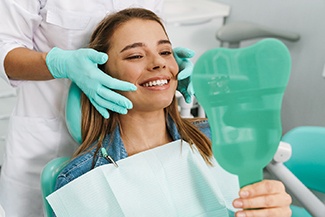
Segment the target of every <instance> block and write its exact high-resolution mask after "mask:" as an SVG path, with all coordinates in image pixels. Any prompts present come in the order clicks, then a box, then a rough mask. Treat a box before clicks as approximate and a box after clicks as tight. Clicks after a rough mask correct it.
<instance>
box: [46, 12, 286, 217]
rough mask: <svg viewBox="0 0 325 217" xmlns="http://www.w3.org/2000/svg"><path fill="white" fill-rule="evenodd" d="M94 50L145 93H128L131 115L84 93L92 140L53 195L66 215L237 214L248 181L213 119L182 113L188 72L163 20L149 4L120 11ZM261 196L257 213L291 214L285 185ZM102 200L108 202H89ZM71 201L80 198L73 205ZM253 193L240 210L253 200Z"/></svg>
mask: <svg viewBox="0 0 325 217" xmlns="http://www.w3.org/2000/svg"><path fill="white" fill-rule="evenodd" d="M90 47H91V48H94V49H95V50H98V51H102V52H105V53H107V54H108V56H109V60H108V62H107V63H106V64H105V65H101V66H100V69H101V70H102V71H103V72H105V73H107V74H109V75H111V76H112V77H115V78H117V79H121V80H124V81H128V82H131V83H133V84H134V85H135V86H136V87H137V90H136V91H134V92H121V94H122V95H124V96H125V97H127V98H128V99H130V100H131V101H132V103H133V108H132V109H131V110H130V111H129V112H128V113H127V114H124V115H122V114H118V113H115V112H112V114H111V116H110V118H109V119H105V118H103V117H102V116H101V115H100V114H99V113H98V112H97V110H96V109H95V108H94V106H93V105H92V104H91V102H90V101H89V99H88V98H87V97H86V96H85V95H83V96H82V140H83V143H82V144H81V146H80V147H79V149H78V150H77V152H76V153H75V158H74V159H73V160H72V161H71V162H70V163H69V164H68V165H67V166H66V167H65V168H64V169H63V171H62V172H61V174H60V175H59V176H58V179H57V183H56V188H57V189H58V191H56V192H54V193H53V194H52V195H50V196H49V201H50V204H51V205H52V207H53V209H54V210H55V212H56V214H57V215H58V216H59V215H60V213H64V214H62V216H65V217H66V216H69V215H67V213H71V216H87V215H88V216H89V215H91V216H97V215H96V214H97V213H99V214H101V215H102V214H103V213H105V216H198V215H201V216H204V214H205V216H211V215H212V216H228V215H229V213H232V212H235V208H234V207H233V205H232V201H233V200H234V199H235V198H236V197H237V195H238V191H239V185H238V180H237V177H236V176H234V175H232V174H230V173H227V172H226V171H224V170H223V169H222V168H221V167H220V166H219V165H218V164H217V162H216V161H215V159H214V158H213V156H212V151H211V142H210V139H209V138H210V137H211V133H210V128H209V125H208V122H207V121H206V120H203V119H201V120H189V119H183V118H181V116H180V114H179V112H178V107H177V100H176V98H175V92H176V87H177V73H178V66H177V63H176V61H175V58H174V56H173V52H172V45H171V42H170V41H169V38H168V35H167V33H166V31H165V29H164V26H163V24H162V23H161V21H160V19H159V18H158V17H157V16H156V15H155V14H154V13H152V12H150V11H148V10H145V9H140V8H138V9H136V8H133V9H132V8H131V9H126V10H123V11H120V12H117V13H115V14H113V15H110V16H108V17H107V18H105V19H104V20H103V21H102V22H101V23H100V24H99V26H98V27H97V28H96V30H95V31H94V33H93V35H92V38H91V42H90ZM112 163H114V165H113V164H112ZM117 165H118V168H115V166H117ZM103 180H104V181H103ZM72 181H73V182H72ZM108 189H109V190H108ZM268 189H272V192H267V190H268ZM246 190H247V191H249V189H246ZM253 190H258V191H255V192H254V191H253ZM253 190H251V192H254V194H251V195H249V196H251V197H252V200H254V201H255V202H256V201H257V202H256V203H255V205H254V206H253V207H248V208H266V209H267V208H272V209H273V208H274V207H280V208H279V211H281V214H283V213H285V211H286V212H288V211H287V208H288V204H289V203H288V202H287V201H289V200H284V199H286V198H287V194H286V193H285V191H284V189H283V188H282V185H281V183H278V182H276V183H275V182H273V181H271V182H268V183H264V182H261V183H258V184H256V186H255V187H254V189H253ZM246 193H247V192H246ZM271 194H272V198H274V199H276V200H273V201H275V202H276V204H273V203H271V204H267V205H266V204H264V203H263V201H265V200H264V199H263V198H264V197H268V196H269V195H271ZM93 195H96V197H100V198H101V199H98V200H96V201H94V200H83V198H86V199H88V198H89V197H93ZM145 195H146V196H145ZM70 196H71V197H74V198H79V199H78V200H73V201H71V200H70V199H68V198H71V197H70ZM244 196H246V198H244V199H237V200H238V201H237V202H238V203H237V204H244V202H245V205H246V204H253V203H249V202H250V201H249V200H250V199H251V198H249V196H247V194H244ZM262 196H263V197H262ZM270 197H271V196H270ZM58 198H59V199H58ZM65 198H67V200H68V201H66V200H65ZM278 198H282V200H279V199H278ZM283 198H284V199H283ZM245 199H246V200H245ZM84 201H87V202H86V203H87V205H86V204H83V202H84ZM202 201H205V202H206V203H202ZM261 201H262V202H261ZM189 205H190V206H189ZM245 205H237V207H243V208H245V207H244V206H245ZM76 207H77V209H75V210H74V209H73V208H76ZM84 207H85V208H84ZM144 207H145V209H143V208H144ZM261 210H264V209H261ZM127 213H129V214H127ZM262 214H263V213H262ZM262 216H263V215H262ZM274 216H276V215H274ZM282 216H286V214H283V215H282Z"/></svg>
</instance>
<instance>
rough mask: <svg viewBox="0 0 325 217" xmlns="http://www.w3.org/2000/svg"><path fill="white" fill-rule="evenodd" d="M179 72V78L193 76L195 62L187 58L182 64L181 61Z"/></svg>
mask: <svg viewBox="0 0 325 217" xmlns="http://www.w3.org/2000/svg"><path fill="white" fill-rule="evenodd" d="M178 67H179V70H180V71H179V73H178V75H177V79H178V80H183V79H186V78H188V77H189V76H191V74H192V72H193V67H194V65H193V63H192V62H191V61H189V60H187V59H185V60H183V62H182V63H181V64H180V63H179V66H178Z"/></svg>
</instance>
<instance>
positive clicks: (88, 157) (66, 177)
mask: <svg viewBox="0 0 325 217" xmlns="http://www.w3.org/2000/svg"><path fill="white" fill-rule="evenodd" d="M94 153H95V149H94V150H92V151H90V152H87V153H84V154H82V155H79V156H78V157H76V158H74V159H72V160H71V161H70V162H69V163H68V164H67V165H66V166H65V167H64V169H63V170H62V171H61V172H60V174H59V176H58V177H57V180H56V187H55V188H56V189H59V188H61V187H62V186H64V185H66V184H67V183H69V182H71V181H72V180H74V179H76V178H78V177H80V176H82V175H83V174H85V173H87V172H88V171H90V170H91V169H92V168H93V167H97V166H100V165H103V164H105V162H106V161H104V160H101V157H100V156H99V157H96V159H94ZM94 163H95V165H93V164H94Z"/></svg>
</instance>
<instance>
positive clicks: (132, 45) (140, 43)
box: [120, 42, 145, 53]
mask: <svg viewBox="0 0 325 217" xmlns="http://www.w3.org/2000/svg"><path fill="white" fill-rule="evenodd" d="M144 46H145V44H144V43H142V42H136V43H133V44H129V45H127V46H125V47H124V48H123V49H122V50H121V51H120V53H122V52H123V51H126V50H128V49H131V48H135V47H144Z"/></svg>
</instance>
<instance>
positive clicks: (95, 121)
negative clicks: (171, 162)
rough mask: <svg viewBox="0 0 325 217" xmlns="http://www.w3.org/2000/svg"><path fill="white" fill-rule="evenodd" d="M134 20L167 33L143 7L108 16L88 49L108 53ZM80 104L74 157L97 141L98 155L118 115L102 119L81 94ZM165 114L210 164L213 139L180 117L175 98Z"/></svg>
mask: <svg viewBox="0 0 325 217" xmlns="http://www.w3.org/2000/svg"><path fill="white" fill-rule="evenodd" d="M132 19H143V20H152V21H156V22H157V23H159V24H160V25H161V27H162V28H163V30H164V31H165V33H166V30H165V28H164V25H163V23H162V22H161V20H160V18H159V17H158V16H157V15H156V14H155V13H153V12H151V11H149V10H146V9H142V8H129V9H125V10H122V11H119V12H117V13H114V14H112V15H109V16H107V17H106V18H105V19H104V20H103V21H101V22H100V23H99V25H98V26H97V28H96V29H95V31H94V32H93V34H92V36H91V40H90V44H89V47H90V48H93V49H95V50H97V51H101V52H105V53H107V52H108V50H109V48H110V41H111V38H112V35H113V34H114V31H115V30H116V29H117V28H119V26H120V25H122V24H123V23H125V22H127V21H129V20H132ZM166 35H167V33H166ZM99 68H100V69H101V70H102V71H104V66H99ZM81 102H82V139H83V142H82V144H81V145H80V147H79V148H78V150H77V151H76V153H75V156H78V155H80V154H82V153H84V152H86V151H88V150H89V149H90V147H93V146H92V144H94V143H95V142H96V147H97V150H96V152H95V154H96V153H97V152H98V150H99V149H100V147H101V144H102V142H103V140H104V138H105V136H106V135H107V134H108V133H112V132H113V131H114V130H115V128H116V127H117V126H118V123H119V119H118V115H117V114H116V113H115V112H112V111H110V117H109V119H105V118H103V117H102V116H101V115H100V114H99V113H98V112H97V110H96V109H95V107H93V106H92V104H91V103H90V101H89V99H88V98H87V97H86V96H85V95H84V94H82V100H81ZM165 113H166V116H170V117H171V118H172V119H173V121H174V122H175V123H176V126H177V129H178V131H179V133H180V136H181V138H182V139H183V140H185V141H187V142H188V143H190V144H195V145H196V147H197V148H198V150H199V152H200V153H201V155H202V157H203V158H204V159H205V161H206V162H207V163H210V157H211V156H212V150H211V142H210V140H209V139H208V138H207V137H206V136H205V135H204V134H203V133H201V132H200V131H199V130H198V129H197V128H196V127H195V126H194V125H193V123H192V121H191V120H189V119H183V118H181V116H180V114H179V112H178V106H177V100H176V97H175V96H174V99H173V101H172V103H171V104H170V105H169V106H168V107H166V108H165Z"/></svg>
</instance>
